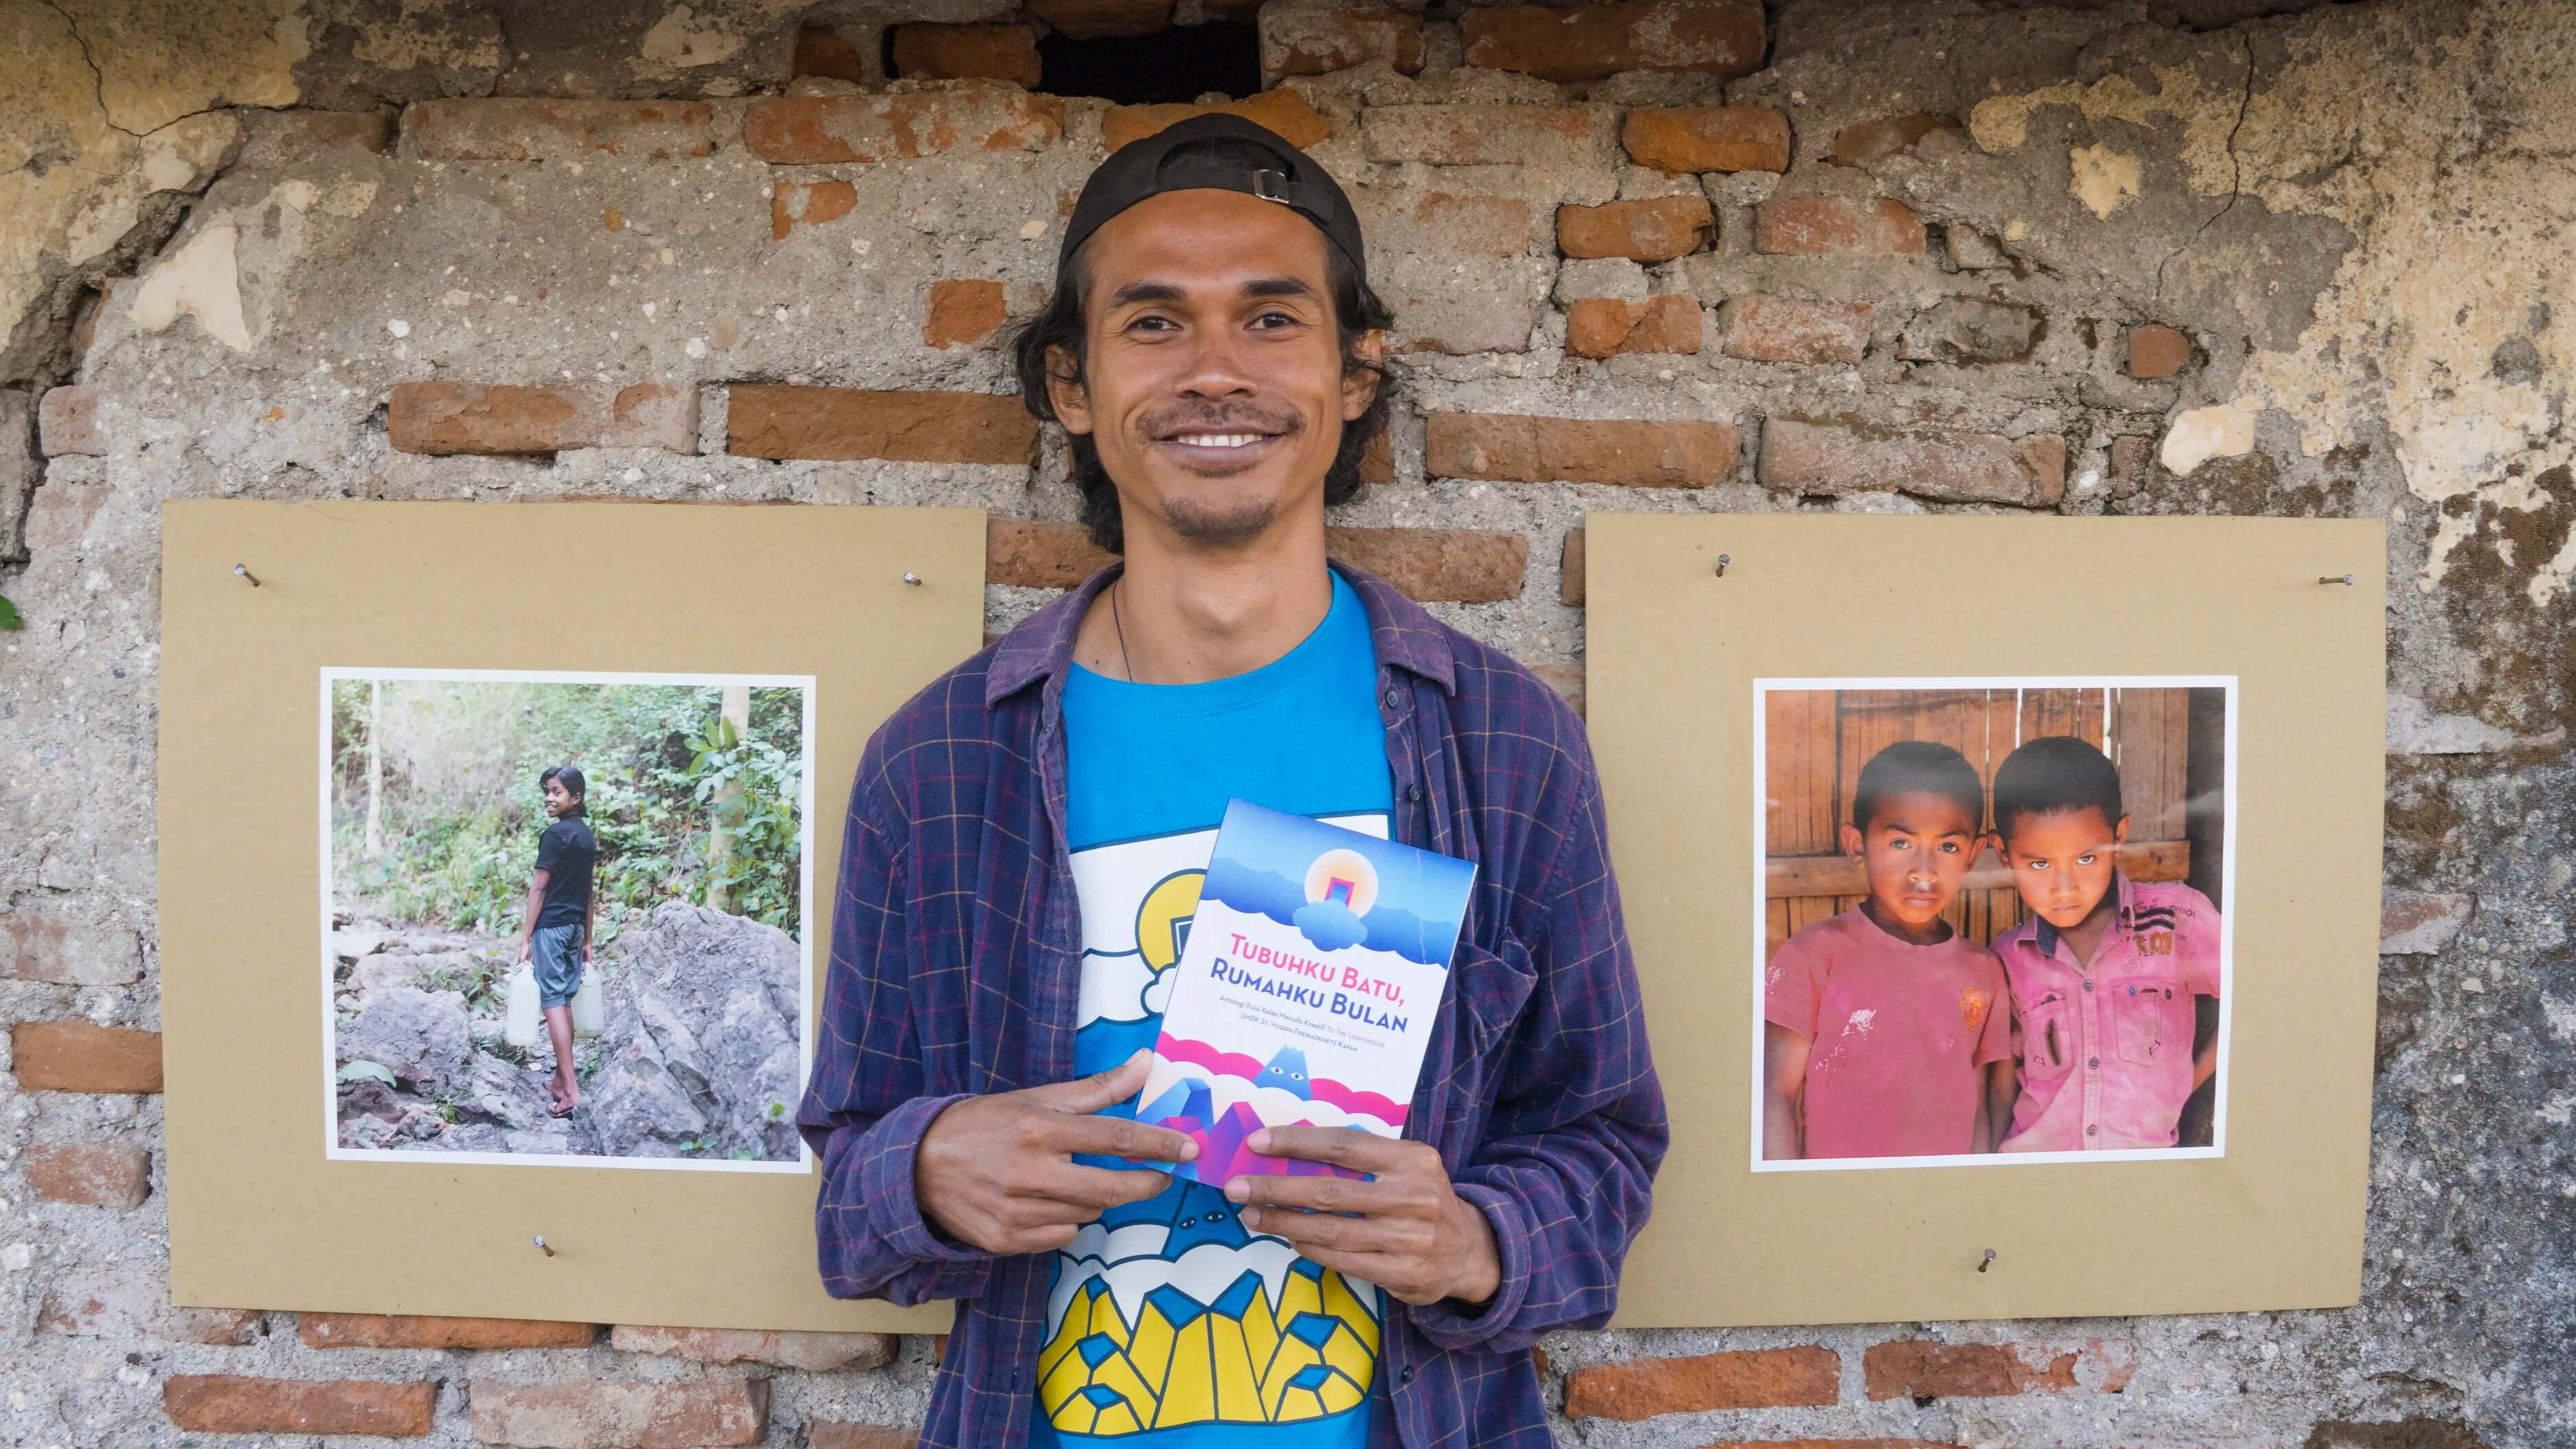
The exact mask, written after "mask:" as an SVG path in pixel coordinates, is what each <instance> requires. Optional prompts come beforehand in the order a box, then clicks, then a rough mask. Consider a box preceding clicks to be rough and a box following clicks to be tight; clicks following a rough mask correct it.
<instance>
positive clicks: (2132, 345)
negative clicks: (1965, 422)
mask: <svg viewBox="0 0 2576 1449" xmlns="http://www.w3.org/2000/svg"><path fill="white" fill-rule="evenodd" d="M2190 365H2191V338H2190V337H2189V336H2187V335H2185V334H2183V333H2180V332H2177V331H2175V330H2174V329H2172V328H2170V327H2159V326H2156V325H2155V324H2153V323H2143V324H2141V325H2139V326H2136V327H2132V328H2130V329H2129V376H2131V377H2171V376H2173V375H2174V374H2175V373H2177V372H2180V371H2182V370H2183V369H2184V368H2186V367H2188V366H2190ZM45 396H46V397H47V398H51V397H52V396H53V394H52V393H47V394H45Z"/></svg>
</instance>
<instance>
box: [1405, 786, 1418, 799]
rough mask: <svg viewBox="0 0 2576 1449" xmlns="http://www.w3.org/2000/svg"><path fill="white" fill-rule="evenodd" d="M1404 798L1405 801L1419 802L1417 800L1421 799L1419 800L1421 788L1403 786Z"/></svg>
mask: <svg viewBox="0 0 2576 1449" xmlns="http://www.w3.org/2000/svg"><path fill="white" fill-rule="evenodd" d="M1404 798H1405V799H1407V800H1419V799H1421V798H1422V787H1421V786H1420V785H1407V786H1405V787H1404Z"/></svg>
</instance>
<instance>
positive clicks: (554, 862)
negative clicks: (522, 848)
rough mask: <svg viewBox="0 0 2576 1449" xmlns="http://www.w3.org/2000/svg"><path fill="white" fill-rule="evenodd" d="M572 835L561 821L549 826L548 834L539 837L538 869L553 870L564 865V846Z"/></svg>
mask: <svg viewBox="0 0 2576 1449" xmlns="http://www.w3.org/2000/svg"><path fill="white" fill-rule="evenodd" d="M571 835H572V832H570V831H568V830H566V829H564V826H563V822H562V821H560V820H558V821H556V822H555V823H554V824H552V825H549V826H547V827H546V833H545V834H543V835H540V836H538V837H537V869H539V870H553V869H554V868H555V867H556V866H559V865H561V864H563V856H564V845H565V842H566V841H567V840H569V839H570V838H571Z"/></svg>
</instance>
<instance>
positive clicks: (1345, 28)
mask: <svg viewBox="0 0 2576 1449" xmlns="http://www.w3.org/2000/svg"><path fill="white" fill-rule="evenodd" d="M1260 25H1261V73H1262V74H1263V75H1264V76H1267V77H1274V78H1275V77H1284V76H1292V75H1322V74H1324V73H1326V72H1327V71H1336V70H1348V69H1350V68H1351V67H1353V66H1361V65H1386V66H1390V67H1392V68H1394V69H1395V70H1398V71H1401V72H1402V73H1404V74H1406V75H1414V74H1417V73H1419V72H1420V71H1421V69H1422V17H1421V16H1419V15H1415V14H1412V13H1410V12H1407V11H1403V10H1392V9H1388V8H1387V7H1385V6H1382V5H1367V6H1361V7H1358V8H1356V9H1351V10H1322V9H1316V8H1314V7H1311V6H1304V5H1265V6H1263V7H1261V16H1260Z"/></svg>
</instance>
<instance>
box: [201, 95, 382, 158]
mask: <svg viewBox="0 0 2576 1449" xmlns="http://www.w3.org/2000/svg"><path fill="white" fill-rule="evenodd" d="M236 114H238V115H240V116H241V117H242V150H241V159H240V160H239V161H237V162H236V163H234V164H236V165H238V166H241V167H244V168H246V169H248V170H253V171H274V170H276V169H278V168H279V167H283V166H292V165H294V164H295V163H296V162H298V161H309V160H311V159H313V158H314V157H316V156H327V155H329V154H330V153H332V152H334V151H371V152H376V153H379V154H381V153H382V152H383V151H384V149H385V147H387V146H389V145H391V144H392V143H393V134H394V128H393V117H392V116H391V115H389V114H387V113H385V112H381V111H266V110H257V109H247V108H246V109H244V110H242V111H239V112H236Z"/></svg>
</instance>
